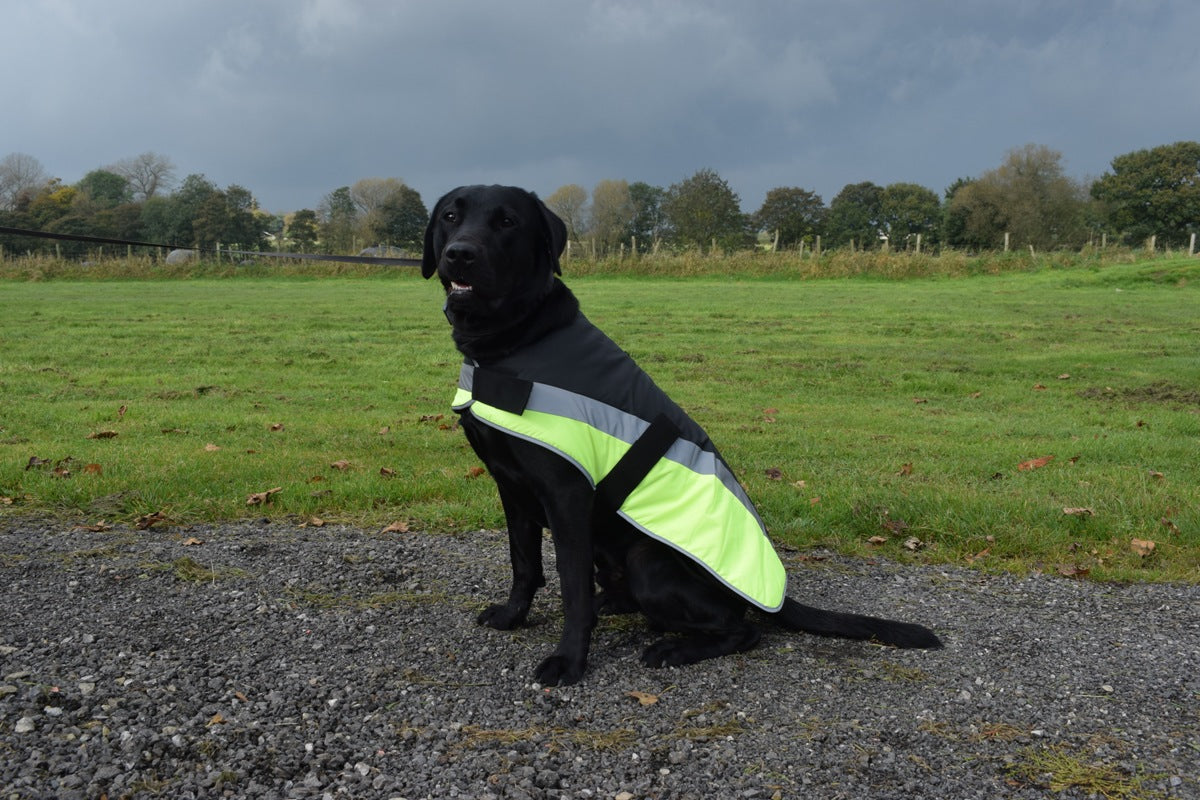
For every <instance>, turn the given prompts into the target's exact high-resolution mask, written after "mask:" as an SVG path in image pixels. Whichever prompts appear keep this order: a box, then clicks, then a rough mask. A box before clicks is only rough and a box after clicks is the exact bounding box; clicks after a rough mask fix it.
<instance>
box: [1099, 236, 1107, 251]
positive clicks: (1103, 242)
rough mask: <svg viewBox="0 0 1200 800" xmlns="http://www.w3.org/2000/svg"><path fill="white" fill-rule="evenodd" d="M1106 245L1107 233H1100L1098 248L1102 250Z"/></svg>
mask: <svg viewBox="0 0 1200 800" xmlns="http://www.w3.org/2000/svg"><path fill="white" fill-rule="evenodd" d="M1106 247H1108V234H1107V233H1102V234H1100V249H1101V250H1103V249H1104V248H1106Z"/></svg>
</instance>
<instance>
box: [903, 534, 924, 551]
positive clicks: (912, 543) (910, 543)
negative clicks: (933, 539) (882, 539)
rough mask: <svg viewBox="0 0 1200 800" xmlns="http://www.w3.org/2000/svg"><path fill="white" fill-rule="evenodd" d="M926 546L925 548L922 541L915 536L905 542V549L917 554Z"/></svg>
mask: <svg viewBox="0 0 1200 800" xmlns="http://www.w3.org/2000/svg"><path fill="white" fill-rule="evenodd" d="M924 546H925V543H924V542H922V541H921V540H920V539H918V538H917V537H915V536H910V537H908V538H907V539H905V540H904V547H905V548H906V549H908V550H912V551H913V552H914V553H915V552H917V551H918V550H920V549H921V548H922V547H924Z"/></svg>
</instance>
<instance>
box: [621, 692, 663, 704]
mask: <svg viewBox="0 0 1200 800" xmlns="http://www.w3.org/2000/svg"><path fill="white" fill-rule="evenodd" d="M625 696H626V697H632V698H633V699H634V700H637V701H638V703H640V704H641V705H644V706H652V705H654V704H655V703H657V702H658V695H656V694H650V693H649V692H638V691H630V692H626V693H625Z"/></svg>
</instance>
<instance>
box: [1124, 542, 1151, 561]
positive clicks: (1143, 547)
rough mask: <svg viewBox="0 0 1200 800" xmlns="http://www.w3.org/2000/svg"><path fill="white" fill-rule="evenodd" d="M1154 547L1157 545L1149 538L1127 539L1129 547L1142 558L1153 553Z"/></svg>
mask: <svg viewBox="0 0 1200 800" xmlns="http://www.w3.org/2000/svg"><path fill="white" fill-rule="evenodd" d="M1155 547H1157V545H1156V544H1155V543H1154V542H1152V541H1150V540H1149V539H1130V541H1129V548H1130V549H1131V550H1133V552H1135V553H1137V554H1138V555H1139V556H1141V557H1142V558H1145V557H1146V556H1148V555H1151V554H1153V553H1154V548H1155Z"/></svg>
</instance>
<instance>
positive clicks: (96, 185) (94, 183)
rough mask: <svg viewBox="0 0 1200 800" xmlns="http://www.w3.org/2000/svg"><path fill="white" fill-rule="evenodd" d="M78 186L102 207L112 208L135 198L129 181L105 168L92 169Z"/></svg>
mask: <svg viewBox="0 0 1200 800" xmlns="http://www.w3.org/2000/svg"><path fill="white" fill-rule="evenodd" d="M76 187H77V188H78V189H79V190H80V191H82V192H83V193H84V194H85V195H86V196H87V197H88V199H90V200H92V201H93V202H94V203H96V204H97V205H98V206H100V207H101V208H111V207H112V206H116V205H120V204H121V203H128V202H129V201H130V200H132V199H133V196H132V193H131V192H130V191H129V181H127V180H126V179H125V178H123V177H122V176H120V175H118V174H117V173H115V172H110V171H108V170H105V169H94V170H92V171H91V172H89V173H88V174H87V175H84V176H83V178H82V179H81V180H80V181H79V183H77V184H76Z"/></svg>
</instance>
